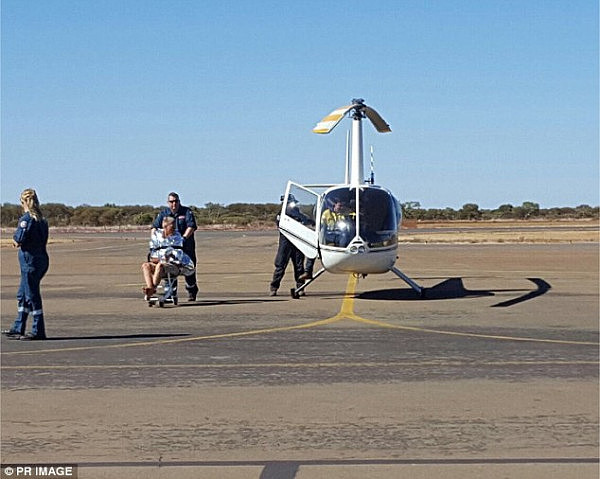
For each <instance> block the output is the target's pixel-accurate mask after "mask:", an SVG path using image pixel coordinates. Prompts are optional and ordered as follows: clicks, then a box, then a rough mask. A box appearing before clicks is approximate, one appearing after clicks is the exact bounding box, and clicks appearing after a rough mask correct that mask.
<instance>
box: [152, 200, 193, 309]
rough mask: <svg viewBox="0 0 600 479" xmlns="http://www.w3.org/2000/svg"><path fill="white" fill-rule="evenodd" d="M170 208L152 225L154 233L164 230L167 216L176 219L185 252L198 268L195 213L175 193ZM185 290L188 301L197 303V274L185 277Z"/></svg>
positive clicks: (163, 211) (160, 214) (169, 202)
mask: <svg viewBox="0 0 600 479" xmlns="http://www.w3.org/2000/svg"><path fill="white" fill-rule="evenodd" d="M167 202H168V204H169V206H168V207H167V208H164V209H163V210H162V211H161V212H160V213H159V214H158V216H157V217H156V219H155V220H154V223H152V232H154V231H155V230H157V229H159V228H162V223H163V219H164V218H165V217H167V216H171V217H173V218H175V227H176V229H177V231H178V232H179V234H181V236H183V252H184V253H185V254H187V255H188V256H189V257H190V258H191V259H192V262H193V263H194V268H195V267H196V241H195V239H194V232H195V231H196V230H197V229H198V226H197V224H196V218H195V216H194V213H193V212H192V210H191V209H190V208H188V207H187V206H183V205H182V204H181V202H180V201H179V195H178V194H177V193H175V192H173V191H172V192H171V193H169V195H168V197H167ZM185 289H186V290H187V292H188V301H196V296H197V295H198V283H197V280H196V272H195V271H194V273H192V274H190V275H189V276H186V277H185Z"/></svg>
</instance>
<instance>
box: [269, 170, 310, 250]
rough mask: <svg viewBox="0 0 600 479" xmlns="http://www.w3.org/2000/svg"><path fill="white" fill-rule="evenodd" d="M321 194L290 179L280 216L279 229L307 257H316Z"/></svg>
mask: <svg viewBox="0 0 600 479" xmlns="http://www.w3.org/2000/svg"><path fill="white" fill-rule="evenodd" d="M318 203H319V194H318V193H316V192H314V191H312V190H309V189H308V188H305V187H304V186H301V185H299V184H297V183H294V182H293V181H288V184H287V187H286V189H285V195H284V197H283V204H282V206H281V214H280V216H279V231H281V233H282V234H283V235H285V236H286V237H287V238H288V239H289V240H290V241H291V242H292V243H293V244H294V245H295V246H296V247H297V248H298V249H299V250H300V251H302V253H303V254H304V256H306V257H307V258H316V257H317V255H318V250H317V245H318V243H317V230H316V226H315V225H316V223H317V221H316V218H317V205H318Z"/></svg>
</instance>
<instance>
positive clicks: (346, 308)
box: [338, 275, 600, 346]
mask: <svg viewBox="0 0 600 479" xmlns="http://www.w3.org/2000/svg"><path fill="white" fill-rule="evenodd" d="M357 283H358V280H357V279H356V278H355V277H354V276H353V275H351V276H350V279H349V280H348V285H347V286H346V295H345V297H344V301H343V303H342V309H341V311H340V312H339V313H338V316H341V317H343V318H347V319H350V320H352V321H357V322H359V323H365V324H369V325H372V326H380V327H382V328H389V329H401V330H405V331H416V332H419V333H430V334H445V335H448V336H463V337H469V338H482V339H495V340H502V341H522V342H535V343H554V344H577V345H587V346H598V345H600V343H597V342H592V341H569V340H563V339H540V338H524V337H519V336H501V335H492V334H478V333H467V332H458V331H444V330H439V329H428V328H419V327H416V326H401V325H397V324H391V323H386V322H385V321H379V320H375V319H367V318H363V317H361V316H358V315H356V314H355V313H354V296H355V291H356V285H357Z"/></svg>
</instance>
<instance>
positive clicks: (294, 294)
mask: <svg viewBox="0 0 600 479" xmlns="http://www.w3.org/2000/svg"><path fill="white" fill-rule="evenodd" d="M324 272H325V268H321V269H320V270H319V271H317V273H316V274H315V275H314V276H313V277H312V278H311V279H309V280H308V281H307V282H306V283H304V284H303V285H302V286H300V287H299V288H291V289H290V294H291V295H292V298H294V299H298V298H299V297H300V291H302V290H304V288H306V287H307V286H308V285H309V284H310V283H312V282H313V281H314V280H315V279H317V278H318V277H319V276H321V275H322V274H323V273H324Z"/></svg>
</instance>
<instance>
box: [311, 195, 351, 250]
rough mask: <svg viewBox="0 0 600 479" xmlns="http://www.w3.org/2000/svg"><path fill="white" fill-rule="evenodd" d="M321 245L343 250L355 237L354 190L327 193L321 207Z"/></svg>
mask: <svg viewBox="0 0 600 479" xmlns="http://www.w3.org/2000/svg"><path fill="white" fill-rule="evenodd" d="M319 234H320V242H321V243H322V244H326V245H330V246H337V247H339V248H345V247H346V246H348V244H349V243H350V241H352V239H353V238H354V236H355V235H356V190H355V189H354V188H338V189H337V190H333V191H330V192H328V193H327V194H326V195H325V197H324V198H323V205H322V207H321V231H320V233H319Z"/></svg>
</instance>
